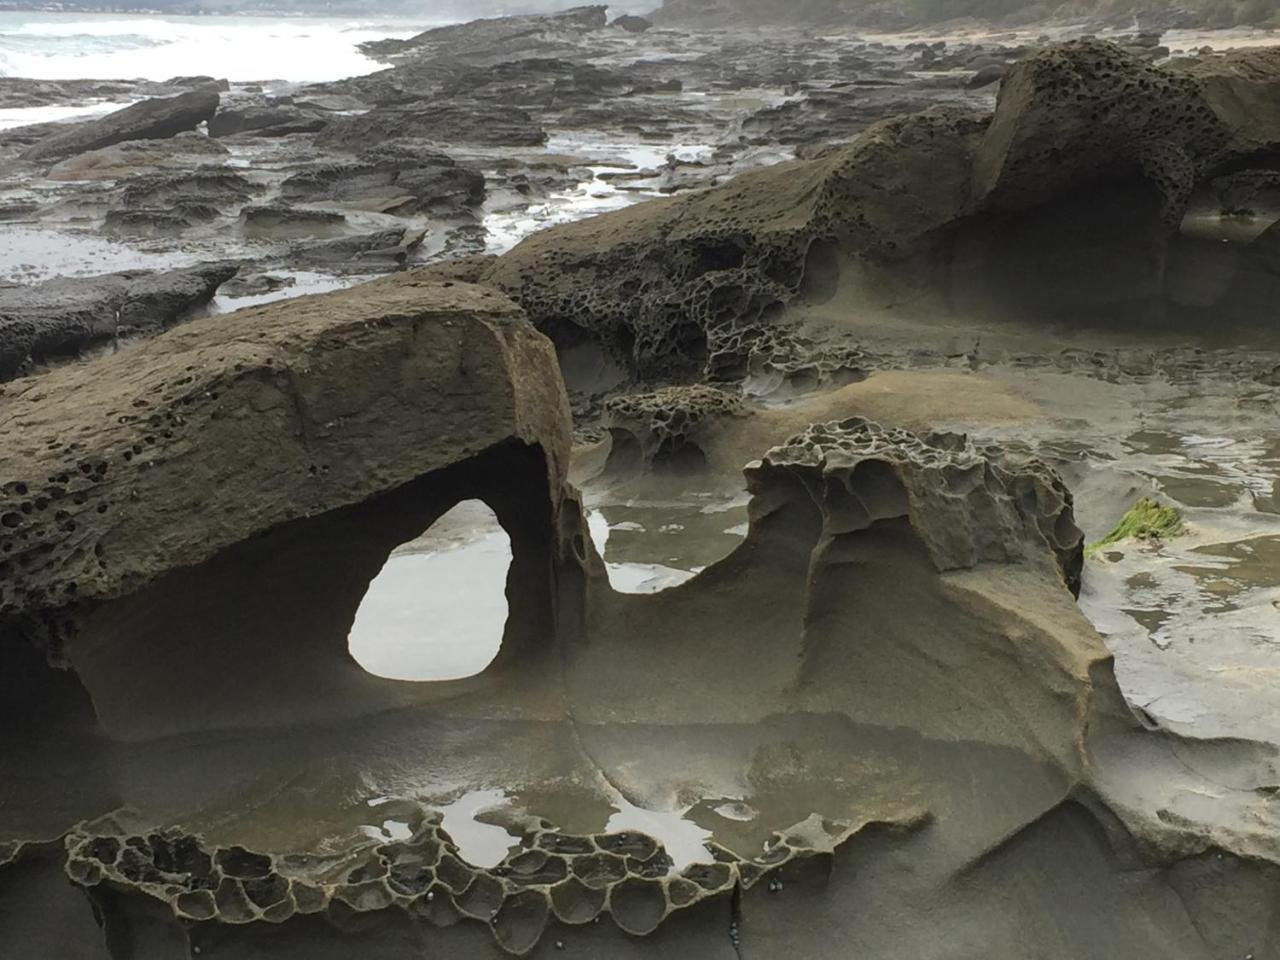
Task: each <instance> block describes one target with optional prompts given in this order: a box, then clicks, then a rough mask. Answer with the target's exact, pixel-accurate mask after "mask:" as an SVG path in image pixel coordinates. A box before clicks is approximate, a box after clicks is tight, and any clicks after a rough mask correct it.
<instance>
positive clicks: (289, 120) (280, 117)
mask: <svg viewBox="0 0 1280 960" xmlns="http://www.w3.org/2000/svg"><path fill="white" fill-rule="evenodd" d="M327 122H328V121H327V120H326V119H325V118H324V117H322V116H320V115H319V114H315V113H311V112H310V111H307V110H300V109H299V108H298V107H295V106H291V105H288V104H262V105H259V106H252V107H228V108H226V109H223V110H219V111H218V112H217V113H216V114H215V115H214V117H213V119H211V120H210V121H209V136H211V137H229V136H233V135H234V134H237V133H252V134H254V135H255V136H259V137H286V136H289V135H290V134H294V133H317V132H319V131H320V130H323V129H324V127H325V124H326V123H327Z"/></svg>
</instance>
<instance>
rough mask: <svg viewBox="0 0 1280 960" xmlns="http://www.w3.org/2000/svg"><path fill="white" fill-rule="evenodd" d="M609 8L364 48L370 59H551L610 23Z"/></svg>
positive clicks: (440, 30)
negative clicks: (538, 56) (550, 54)
mask: <svg viewBox="0 0 1280 960" xmlns="http://www.w3.org/2000/svg"><path fill="white" fill-rule="evenodd" d="M607 9H608V8H607V7H605V6H603V5H602V6H590V7H574V8H573V9H571V10H564V11H561V12H560V13H552V14H547V15H539V14H534V15H530V16H517V17H495V18H491V19H485V20H472V21H470V22H468V23H460V24H452V25H450V26H447V27H437V28H436V29H434V30H428V31H426V32H425V33H420V34H418V35H417V36H416V37H410V38H409V39H408V40H375V41H372V42H369V43H363V44H361V45H360V49H361V51H362V52H363V53H364V54H366V55H367V56H370V57H377V58H381V59H388V58H395V57H405V56H412V57H415V58H421V59H429V58H432V57H436V56H447V57H449V58H451V59H454V60H457V61H459V62H463V63H500V62H502V61H505V60H513V59H518V58H519V56H520V55H521V54H526V53H535V54H541V55H546V54H547V53H548V52H550V51H554V50H558V49H563V47H564V46H565V41H566V40H570V41H573V40H576V39H577V38H578V37H580V36H581V34H583V33H589V32H591V31H593V30H599V29H601V28H602V27H604V26H606V25H607V24H608V16H607V12H606V11H607Z"/></svg>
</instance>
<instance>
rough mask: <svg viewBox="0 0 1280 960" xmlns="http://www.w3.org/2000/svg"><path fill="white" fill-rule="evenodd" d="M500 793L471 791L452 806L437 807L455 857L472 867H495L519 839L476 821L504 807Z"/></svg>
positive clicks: (502, 796)
mask: <svg viewBox="0 0 1280 960" xmlns="http://www.w3.org/2000/svg"><path fill="white" fill-rule="evenodd" d="M509 801H510V798H509V797H508V796H507V795H506V793H504V792H503V791H501V790H471V791H468V792H467V793H464V794H463V795H462V796H461V797H459V798H458V799H457V800H455V801H454V802H453V803H449V804H445V805H444V806H442V807H439V808H438V809H439V811H440V813H441V814H442V815H443V817H444V819H443V820H442V821H441V824H440V825H441V826H442V827H443V828H444V831H445V833H447V834H449V836H450V838H451V839H452V840H453V842H454V843H455V844H457V847H458V855H459V856H460V857H462V859H463V860H465V861H466V862H467V863H469V864H471V865H472V866H473V867H496V866H497V865H498V864H500V863H501V862H502V861H503V859H504V858H505V857H506V856H507V854H508V853H510V852H512V851H513V850H514V849H516V848H517V847H519V845H520V838H519V837H517V836H515V835H513V834H511V833H508V832H507V830H506V828H504V827H501V826H498V825H497V824H495V823H486V822H484V821H483V820H481V819H479V817H481V816H482V815H483V814H485V813H489V812H491V811H493V810H497V809H500V808H502V807H505V806H507V805H508V803H509Z"/></svg>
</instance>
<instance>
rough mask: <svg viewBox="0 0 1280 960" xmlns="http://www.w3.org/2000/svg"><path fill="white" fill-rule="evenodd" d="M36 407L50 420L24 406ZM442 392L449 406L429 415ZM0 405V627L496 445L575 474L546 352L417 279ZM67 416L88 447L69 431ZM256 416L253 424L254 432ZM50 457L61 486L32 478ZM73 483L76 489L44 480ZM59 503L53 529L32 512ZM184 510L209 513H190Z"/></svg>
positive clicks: (218, 332)
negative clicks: (0, 566)
mask: <svg viewBox="0 0 1280 960" xmlns="http://www.w3.org/2000/svg"><path fill="white" fill-rule="evenodd" d="M212 276H213V277H220V278H221V279H227V277H228V276H229V274H227V273H226V271H225V270H223V271H220V272H218V273H216V274H213V275H212ZM159 279H160V278H154V277H139V276H136V275H135V276H126V277H121V278H119V279H118V283H119V284H120V285H122V286H123V285H125V284H131V283H141V284H146V283H150V285H151V286H152V287H155V286H156V282H157V280H159ZM219 282H221V280H219ZM61 283H64V284H66V283H69V281H62V282H61ZM86 283H87V282H86ZM99 283H100V281H99ZM139 306H140V305H139ZM6 312H8V311H6ZM135 312H136V311H135V310H134V309H133V308H130V313H129V314H128V316H129V317H131V318H132V317H133V316H134V314H135ZM361 377H364V378H365V379H364V380H363V381H361V380H360V378H361ZM361 384H362V385H361ZM36 394H38V395H39V396H40V398H41V399H40V402H39V403H35V404H33V403H30V402H28V400H25V399H24V397H28V398H29V397H31V396H34V395H36ZM442 394H443V395H450V396H453V397H455V401H454V402H451V403H448V404H440V403H438V402H437V398H438V397H439V396H441V395H442ZM464 396H465V397H466V398H467V399H465V400H464V399H463V397H464ZM304 398H305V400H304ZM138 400H144V401H145V402H144V403H141V404H139V403H138V402H137V401H138ZM300 403H301V404H305V407H299V406H298V404H300ZM0 407H2V408H3V411H2V412H0V434H2V435H4V436H6V437H8V438H9V440H10V441H12V442H6V443H4V444H2V445H0V447H3V449H4V451H5V453H4V455H3V456H4V457H5V458H6V460H7V462H6V463H5V464H4V467H3V470H0V474H2V475H3V476H4V477H5V478H6V485H5V487H4V489H5V491H6V497H8V498H12V497H15V496H16V497H17V499H16V500H14V501H13V502H12V503H9V502H7V501H6V503H5V505H4V508H3V509H0V514H5V515H6V516H7V514H8V512H9V511H10V510H13V511H16V512H17V515H18V516H19V517H21V518H22V521H21V523H20V524H19V526H20V527H21V546H20V547H19V549H18V551H17V554H16V555H14V554H10V555H8V556H7V558H6V559H7V560H8V561H9V563H8V566H6V571H7V578H6V579H5V580H4V585H3V587H2V588H0V616H4V615H7V614H12V613H14V612H15V611H18V610H24V611H28V612H30V611H34V610H36V609H38V608H39V607H42V606H50V605H52V606H58V605H61V604H64V603H66V601H67V599H68V598H70V597H78V598H80V600H104V599H106V598H108V597H112V596H119V595H121V594H122V593H125V592H128V591H131V590H136V589H137V588H139V587H140V586H142V585H144V584H146V583H148V582H150V581H152V580H154V579H156V578H157V577H159V576H161V575H162V574H164V573H166V572H168V571H172V570H175V569H179V568H181V567H185V566H190V565H191V564H195V563H199V562H200V561H202V560H204V559H208V558H209V557H211V556H212V555H214V554H215V553H216V552H217V551H219V550H221V549H223V548H225V547H228V546H230V545H232V544H235V543H238V542H240V541H243V540H246V539H249V538H252V537H253V536H254V535H255V533H258V532H263V531H266V530H269V529H271V528H273V527H276V526H278V525H280V524H282V523H286V522H288V521H290V520H295V519H300V518H305V517H309V516H313V515H316V514H318V513H323V512H325V511H329V510H335V509H338V508H341V507H344V506H350V505H353V504H357V503H360V502H361V501H364V500H365V499H366V498H368V497H370V496H373V495H374V494H376V493H378V492H383V491H386V490H390V489H392V488H394V487H396V486H398V485H399V484H401V483H406V482H410V481H412V480H414V479H415V478H417V477H421V476H423V475H425V474H429V473H431V472H432V471H435V470H441V469H444V468H445V467H447V466H449V465H450V464H453V463H457V462H460V461H462V460H465V459H467V458H468V457H469V456H471V455H472V454H473V453H475V452H478V451H482V450H485V449H487V448H490V447H495V446H501V445H502V444H504V443H511V442H515V443H529V444H538V445H540V446H541V450H542V453H543V455H544V456H545V458H546V459H545V465H544V468H543V469H544V471H545V474H544V475H545V476H546V477H548V478H549V479H550V480H551V481H552V482H553V485H556V484H558V482H559V477H560V476H561V475H562V471H563V470H564V469H566V466H567V458H568V439H569V437H568V415H567V406H566V401H565V399H564V394H563V390H562V388H560V386H559V380H558V377H557V376H556V374H555V355H554V352H553V351H552V350H551V346H550V344H549V343H548V342H547V341H546V340H545V339H544V338H543V337H541V336H540V335H539V334H538V333H536V332H535V331H534V330H533V329H532V327H531V326H530V325H529V324H528V322H527V321H525V320H524V319H523V318H522V317H521V315H520V311H519V309H518V308H517V307H515V305H514V304H512V303H511V302H510V301H509V300H507V299H506V298H504V297H502V296H501V295H499V294H497V293H495V292H493V291H490V290H485V289H481V288H476V287H471V286H466V285H461V284H451V283H444V284H441V283H433V282H426V281H418V280H415V279H413V278H412V277H395V278H390V279H389V280H387V281H377V282H374V283H371V284H365V285H363V286H360V287H358V288H354V289H351V290H347V291H342V292H339V293H336V294H329V295H326V296H323V297H316V296H312V297H302V298H299V299H294V300H289V301H284V302H280V303H274V304H268V305H266V306H262V307H253V308H248V309H245V310H241V311H238V312H236V313H232V314H228V315H222V316H216V317H208V318H203V319H200V320H196V321H193V322H192V323H189V324H185V325H183V327H181V328H178V329H174V330H171V331H169V332H168V333H167V334H166V335H165V336H162V337H158V338H156V339H153V340H148V341H147V342H145V343H143V344H140V345H138V346H136V347H135V348H133V349H130V350H128V351H123V352H121V353H118V354H116V355H114V356H110V357H104V358H102V359H100V360H99V361H97V362H96V363H94V364H93V365H91V366H79V365H77V366H69V367H65V368H61V369H58V370H54V371H51V372H50V373H47V374H45V375H43V376H41V377H39V378H35V379H32V380H28V381H21V382H18V383H14V384H12V385H10V386H9V387H7V388H6V391H5V394H4V396H3V397H0ZM72 409H74V410H76V411H78V412H79V415H80V416H82V417H83V418H85V422H86V423H87V422H89V421H92V423H93V428H92V430H84V429H82V426H81V424H77V423H74V422H71V421H69V420H68V419H67V418H66V414H67V413H68V412H69V411H70V410H72ZM250 409H256V410H258V411H260V413H259V416H257V417H254V418H250V419H246V418H245V417H244V416H243V414H244V413H245V412H246V411H248V410H250ZM299 417H301V418H302V419H301V420H299V419H298V418H299ZM268 424H274V426H273V427H270V428H269V427H268V426H267V425H268ZM42 433H43V434H46V436H42V437H40V438H39V439H37V434H42ZM90 436H92V438H93V439H92V442H91V443H89V444H87V445H86V443H85V442H84V440H83V439H82V438H87V437H90ZM393 437H395V438H396V439H395V440H394V441H393V440H392V438H393ZM19 438H22V439H21V440H20V441H19ZM37 450H39V451H41V452H40V454H39V455H38V456H37V454H36V451H37ZM55 450H56V451H58V453H56V454H55V453H54V452H53V451H55ZM47 456H54V457H55V458H56V459H58V460H59V463H60V464H61V466H60V468H59V469H58V470H51V469H50V464H49V463H48V462H44V463H40V462H38V459H39V458H40V457H47ZM200 462H202V463H203V466H197V463H200ZM63 471H65V472H66V473H67V474H68V478H69V479H68V480H67V481H66V482H63V483H61V484H59V482H57V480H56V478H55V479H54V480H49V479H48V478H49V477H50V476H53V475H55V474H57V473H60V472H63ZM195 476H201V477H203V478H204V479H203V480H202V481H201V483H202V486H201V488H200V489H199V491H196V490H195V489H194V488H193V487H192V486H191V483H192V479H193V477H195ZM59 486H61V487H62V489H63V491H64V493H63V494H59V493H58V492H57V491H56V490H54V489H53V488H55V487H59ZM72 487H73V488H74V490H72V489H70V488H72ZM19 488H21V489H24V490H26V493H17V494H15V493H14V491H15V490H18V489H19ZM179 491H182V492H181V493H179ZM64 496H65V497H66V498H67V499H66V501H65V503H60V505H59V509H58V510H57V511H56V512H55V511H54V510H53V509H50V510H48V511H45V510H44V508H43V506H41V507H40V509H39V510H37V511H36V512H34V513H28V512H27V510H26V509H24V508H23V507H22V503H25V502H28V501H30V502H38V503H39V504H43V503H44V502H45V500H46V498H53V499H58V500H60V501H61V500H62V499H63V497H64ZM193 496H196V497H198V498H200V500H201V501H202V502H203V504H204V506H203V507H201V508H200V509H198V510H196V511H194V512H193V511H192V508H191V501H192V497H193ZM166 500H167V501H168V503H169V506H166V505H165V503H166ZM62 507H65V508H66V509H65V510H63V509H61V508H62ZM175 511H176V512H177V513H178V514H182V515H183V516H185V517H186V519H185V520H184V521H183V522H182V524H181V525H180V526H181V529H180V530H179V529H178V528H175V527H174V526H172V524H171V520H172V519H173V517H174V516H176V514H175ZM6 527H7V529H9V530H16V529H17V528H16V527H14V526H13V525H12V523H11V522H8V521H6ZM71 528H74V529H77V530H78V532H77V535H76V537H75V538H74V541H72V540H68V539H67V537H66V534H67V531H68V529H71ZM85 538H87V539H85ZM90 542H92V544H93V545H94V549H88V550H86V549H84V544H86V543H90ZM26 558H30V559H31V561H32V562H27V559H26ZM19 571H20V572H19Z"/></svg>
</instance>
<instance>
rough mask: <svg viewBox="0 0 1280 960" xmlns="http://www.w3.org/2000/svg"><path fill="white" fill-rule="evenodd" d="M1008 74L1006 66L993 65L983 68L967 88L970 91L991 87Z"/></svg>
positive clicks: (967, 82) (973, 77)
mask: <svg viewBox="0 0 1280 960" xmlns="http://www.w3.org/2000/svg"><path fill="white" fill-rule="evenodd" d="M1008 72H1009V68H1008V67H1007V66H1005V65H1004V64H1002V63H993V64H990V65H988V66H985V67H983V68H982V69H980V70H979V71H978V72H977V73H975V74H974V75H973V76H972V77H970V78H969V79H968V81H966V83H965V86H966V87H968V88H969V89H970V90H981V89H982V88H983V87H989V86H991V84H993V83H999V82H1000V81H1001V80H1003V79H1004V75H1005V74H1006V73H1008Z"/></svg>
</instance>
